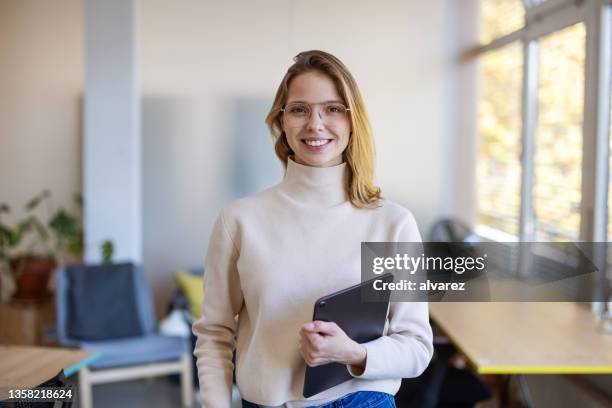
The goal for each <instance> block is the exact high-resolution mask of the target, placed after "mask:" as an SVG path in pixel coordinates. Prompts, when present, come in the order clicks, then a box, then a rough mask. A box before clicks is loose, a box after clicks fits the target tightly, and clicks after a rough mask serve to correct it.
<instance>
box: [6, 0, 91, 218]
mask: <svg viewBox="0 0 612 408" xmlns="http://www.w3.org/2000/svg"><path fill="white" fill-rule="evenodd" d="M82 90H83V4H82V0H54V1H40V0H38V1H36V0H2V1H0V202H7V203H9V205H11V207H12V209H13V213H12V215H11V217H10V219H16V217H18V216H21V215H23V212H24V211H23V205H24V204H25V203H26V201H28V200H29V199H30V198H32V197H33V196H34V195H36V194H37V193H39V192H40V191H42V190H43V189H45V188H48V189H49V190H51V192H52V194H53V198H54V199H53V201H54V204H55V205H56V206H59V205H63V206H68V207H70V206H72V204H73V201H72V196H73V194H74V193H77V192H80V191H81V172H80V169H81V144H80V143H81V142H80V135H81V119H80V116H81V96H82ZM45 215H46V212H45V211H42V212H41V216H43V217H44V216H45Z"/></svg>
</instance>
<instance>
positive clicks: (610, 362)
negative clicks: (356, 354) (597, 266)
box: [429, 302, 612, 374]
mask: <svg viewBox="0 0 612 408" xmlns="http://www.w3.org/2000/svg"><path fill="white" fill-rule="evenodd" d="M429 306H430V315H431V317H432V319H433V320H434V321H435V322H436V323H437V324H438V325H439V326H440V328H441V329H442V330H443V331H444V332H445V333H446V334H447V335H448V337H449V338H450V339H451V341H452V342H453V343H454V344H455V346H456V347H457V348H458V349H459V350H460V351H461V352H462V353H463V355H464V356H465V357H466V358H467V360H468V362H469V363H470V364H471V365H472V366H473V367H474V368H475V369H476V371H477V372H478V373H480V374H612V335H611V334H605V333H602V332H600V331H598V329H597V322H596V320H595V318H594V316H593V315H592V314H591V312H590V310H588V309H587V308H585V307H583V306H580V305H578V304H577V303H571V302H568V303H552V302H540V303H484V302H482V303H459V302H457V303H430V304H429Z"/></svg>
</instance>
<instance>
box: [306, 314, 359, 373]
mask: <svg viewBox="0 0 612 408" xmlns="http://www.w3.org/2000/svg"><path fill="white" fill-rule="evenodd" d="M300 352H301V353H302V357H304V361H306V364H308V365H309V366H310V367H316V366H319V365H323V364H327V363H332V362H336V363H342V364H348V365H351V366H353V367H354V368H355V369H357V371H362V370H363V369H364V367H365V363H366V357H367V356H366V348H365V347H364V346H362V345H361V344H359V343H357V342H355V341H354V340H352V339H351V338H350V337H349V336H347V335H346V333H345V332H344V330H342V329H341V328H340V327H339V326H338V325H337V324H336V323H334V322H322V321H319V320H316V321H314V322H310V323H306V324H304V325H302V327H301V329H300Z"/></svg>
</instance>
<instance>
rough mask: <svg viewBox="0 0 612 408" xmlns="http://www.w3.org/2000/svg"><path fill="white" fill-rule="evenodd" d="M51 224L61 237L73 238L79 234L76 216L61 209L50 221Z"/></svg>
mask: <svg viewBox="0 0 612 408" xmlns="http://www.w3.org/2000/svg"><path fill="white" fill-rule="evenodd" d="M49 226H50V227H51V229H52V230H53V231H55V233H56V234H57V235H58V237H60V238H73V237H75V236H77V235H78V233H79V232H78V231H79V228H78V221H77V219H76V217H74V216H72V215H70V214H68V213H67V212H66V211H65V210H64V209H63V208H62V209H60V210H59V211H58V212H57V213H56V214H55V215H54V216H53V217H52V218H51V220H50V221H49Z"/></svg>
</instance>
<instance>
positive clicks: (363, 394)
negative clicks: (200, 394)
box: [242, 391, 396, 408]
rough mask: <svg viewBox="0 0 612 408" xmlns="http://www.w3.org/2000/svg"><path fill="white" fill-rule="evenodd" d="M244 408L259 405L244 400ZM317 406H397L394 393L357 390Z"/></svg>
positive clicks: (348, 407)
mask: <svg viewBox="0 0 612 408" xmlns="http://www.w3.org/2000/svg"><path fill="white" fill-rule="evenodd" d="M242 408H259V405H257V404H253V403H252V402H248V401H245V400H242ZM317 408H396V406H395V399H394V398H393V395H391V394H386V393H384V392H378V391H357V392H353V393H351V394H347V395H345V396H344V397H342V398H339V399H337V400H335V401H332V402H330V403H327V404H325V405H319V406H318V407H317Z"/></svg>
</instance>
